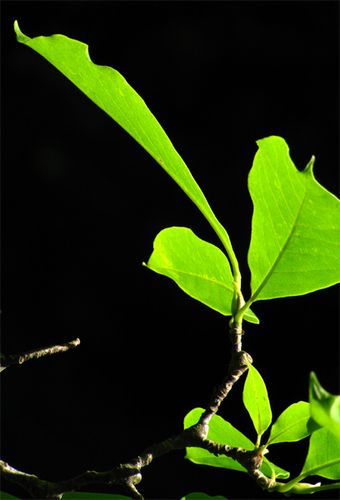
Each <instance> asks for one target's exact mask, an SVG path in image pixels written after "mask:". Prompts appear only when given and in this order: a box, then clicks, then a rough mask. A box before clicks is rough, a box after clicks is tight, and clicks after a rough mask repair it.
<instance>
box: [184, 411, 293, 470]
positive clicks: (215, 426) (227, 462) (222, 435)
mask: <svg viewBox="0 0 340 500" xmlns="http://www.w3.org/2000/svg"><path fill="white" fill-rule="evenodd" d="M203 412H204V410H203V409H202V408H195V409H193V410H191V411H190V412H189V413H188V414H187V415H186V417H185V419H184V429H187V428H188V427H191V426H192V425H194V424H196V423H197V422H198V420H199V418H200V416H201V415H202V413H203ZM208 439H211V440H212V441H215V442H217V443H220V444H227V445H229V446H232V447H235V448H244V449H246V450H253V449H254V448H255V445H254V444H253V443H252V442H251V441H250V439H248V438H247V437H246V436H245V435H244V434H242V432H240V431H239V430H237V429H236V428H235V427H234V426H233V425H231V424H230V423H229V422H227V421H226V420H224V419H223V418H222V417H220V416H219V415H214V416H213V418H212V419H211V421H210V424H209V432H208ZM185 458H187V459H189V460H190V461H191V462H194V463H196V464H201V465H210V466H212V467H220V468H224V469H231V470H237V471H240V472H247V470H246V469H245V468H244V467H243V466H242V465H240V464H239V463H238V462H237V461H236V460H233V459H232V458H230V457H226V456H224V455H218V456H216V455H213V454H212V453H210V452H209V451H207V450H204V449H202V448H197V447H188V448H187V449H186V456H185ZM261 471H262V472H263V473H264V474H265V475H267V476H268V477H271V475H272V471H275V473H276V475H277V477H282V478H287V477H289V472H287V471H285V470H284V469H282V468H281V467H278V466H277V465H275V464H273V463H272V462H270V461H269V460H267V459H266V458H264V460H263V464H262V466H261Z"/></svg>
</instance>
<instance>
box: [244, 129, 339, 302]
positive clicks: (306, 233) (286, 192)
mask: <svg viewBox="0 0 340 500" xmlns="http://www.w3.org/2000/svg"><path fill="white" fill-rule="evenodd" d="M257 144H258V146H259V150H258V152H257V153H256V155H255V159H254V163H253V166H252V169H251V171H250V174H249V180H248V182H249V191H250V194H251V197H252V200H253V204H254V213H253V219H252V235H251V242H250V247H249V253H248V262H249V267H250V270H251V290H252V302H253V301H255V300H265V299H272V298H278V297H286V296H293V295H303V294H306V293H309V292H312V291H315V290H318V289H321V288H326V287H328V286H331V285H334V284H336V283H338V282H339V281H340V257H339V256H340V201H339V199H338V198H336V197H335V196H334V195H333V194H332V193H330V192H329V191H327V190H326V189H325V188H324V187H322V186H321V185H320V184H319V183H318V182H317V181H316V180H315V178H314V174H313V162H314V161H311V162H310V163H309V164H308V165H307V167H306V168H305V170H303V171H298V170H297V169H296V167H295V165H294V163H293V162H292V160H291V158H290V156H289V149H288V146H287V144H286V142H285V141H284V140H283V139H282V138H281V137H276V136H271V137H267V138H265V139H262V140H260V141H257Z"/></svg>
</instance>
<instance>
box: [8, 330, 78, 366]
mask: <svg viewBox="0 0 340 500" xmlns="http://www.w3.org/2000/svg"><path fill="white" fill-rule="evenodd" d="M79 344H80V339H78V338H77V339H74V340H71V341H70V342H65V343H64V344H57V345H52V346H48V347H42V348H40V349H33V350H31V351H27V352H24V353H20V354H10V355H8V356H5V355H3V354H2V355H1V364H0V368H1V370H4V369H5V368H8V367H9V366H12V365H22V364H23V363H26V361H30V360H31V359H38V358H41V357H43V356H50V355H52V354H58V353H60V352H65V351H69V350H70V349H73V348H75V347H77V346H78V345H79Z"/></svg>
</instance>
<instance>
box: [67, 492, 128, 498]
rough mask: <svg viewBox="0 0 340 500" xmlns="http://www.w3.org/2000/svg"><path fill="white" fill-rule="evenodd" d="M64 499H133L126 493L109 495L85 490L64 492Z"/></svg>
mask: <svg viewBox="0 0 340 500" xmlns="http://www.w3.org/2000/svg"><path fill="white" fill-rule="evenodd" d="M63 500H131V497H127V496H125V495H108V494H106V493H85V492H83V491H76V492H74V491H72V492H69V493H64V495H63Z"/></svg>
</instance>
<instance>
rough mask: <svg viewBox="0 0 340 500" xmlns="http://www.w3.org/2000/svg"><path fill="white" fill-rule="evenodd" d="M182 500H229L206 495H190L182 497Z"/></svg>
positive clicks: (218, 496)
mask: <svg viewBox="0 0 340 500" xmlns="http://www.w3.org/2000/svg"><path fill="white" fill-rule="evenodd" d="M181 500H227V498H226V497H221V496H220V495H217V496H216V495H215V496H211V495H207V494H206V493H189V495H185V497H182V498H181Z"/></svg>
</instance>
